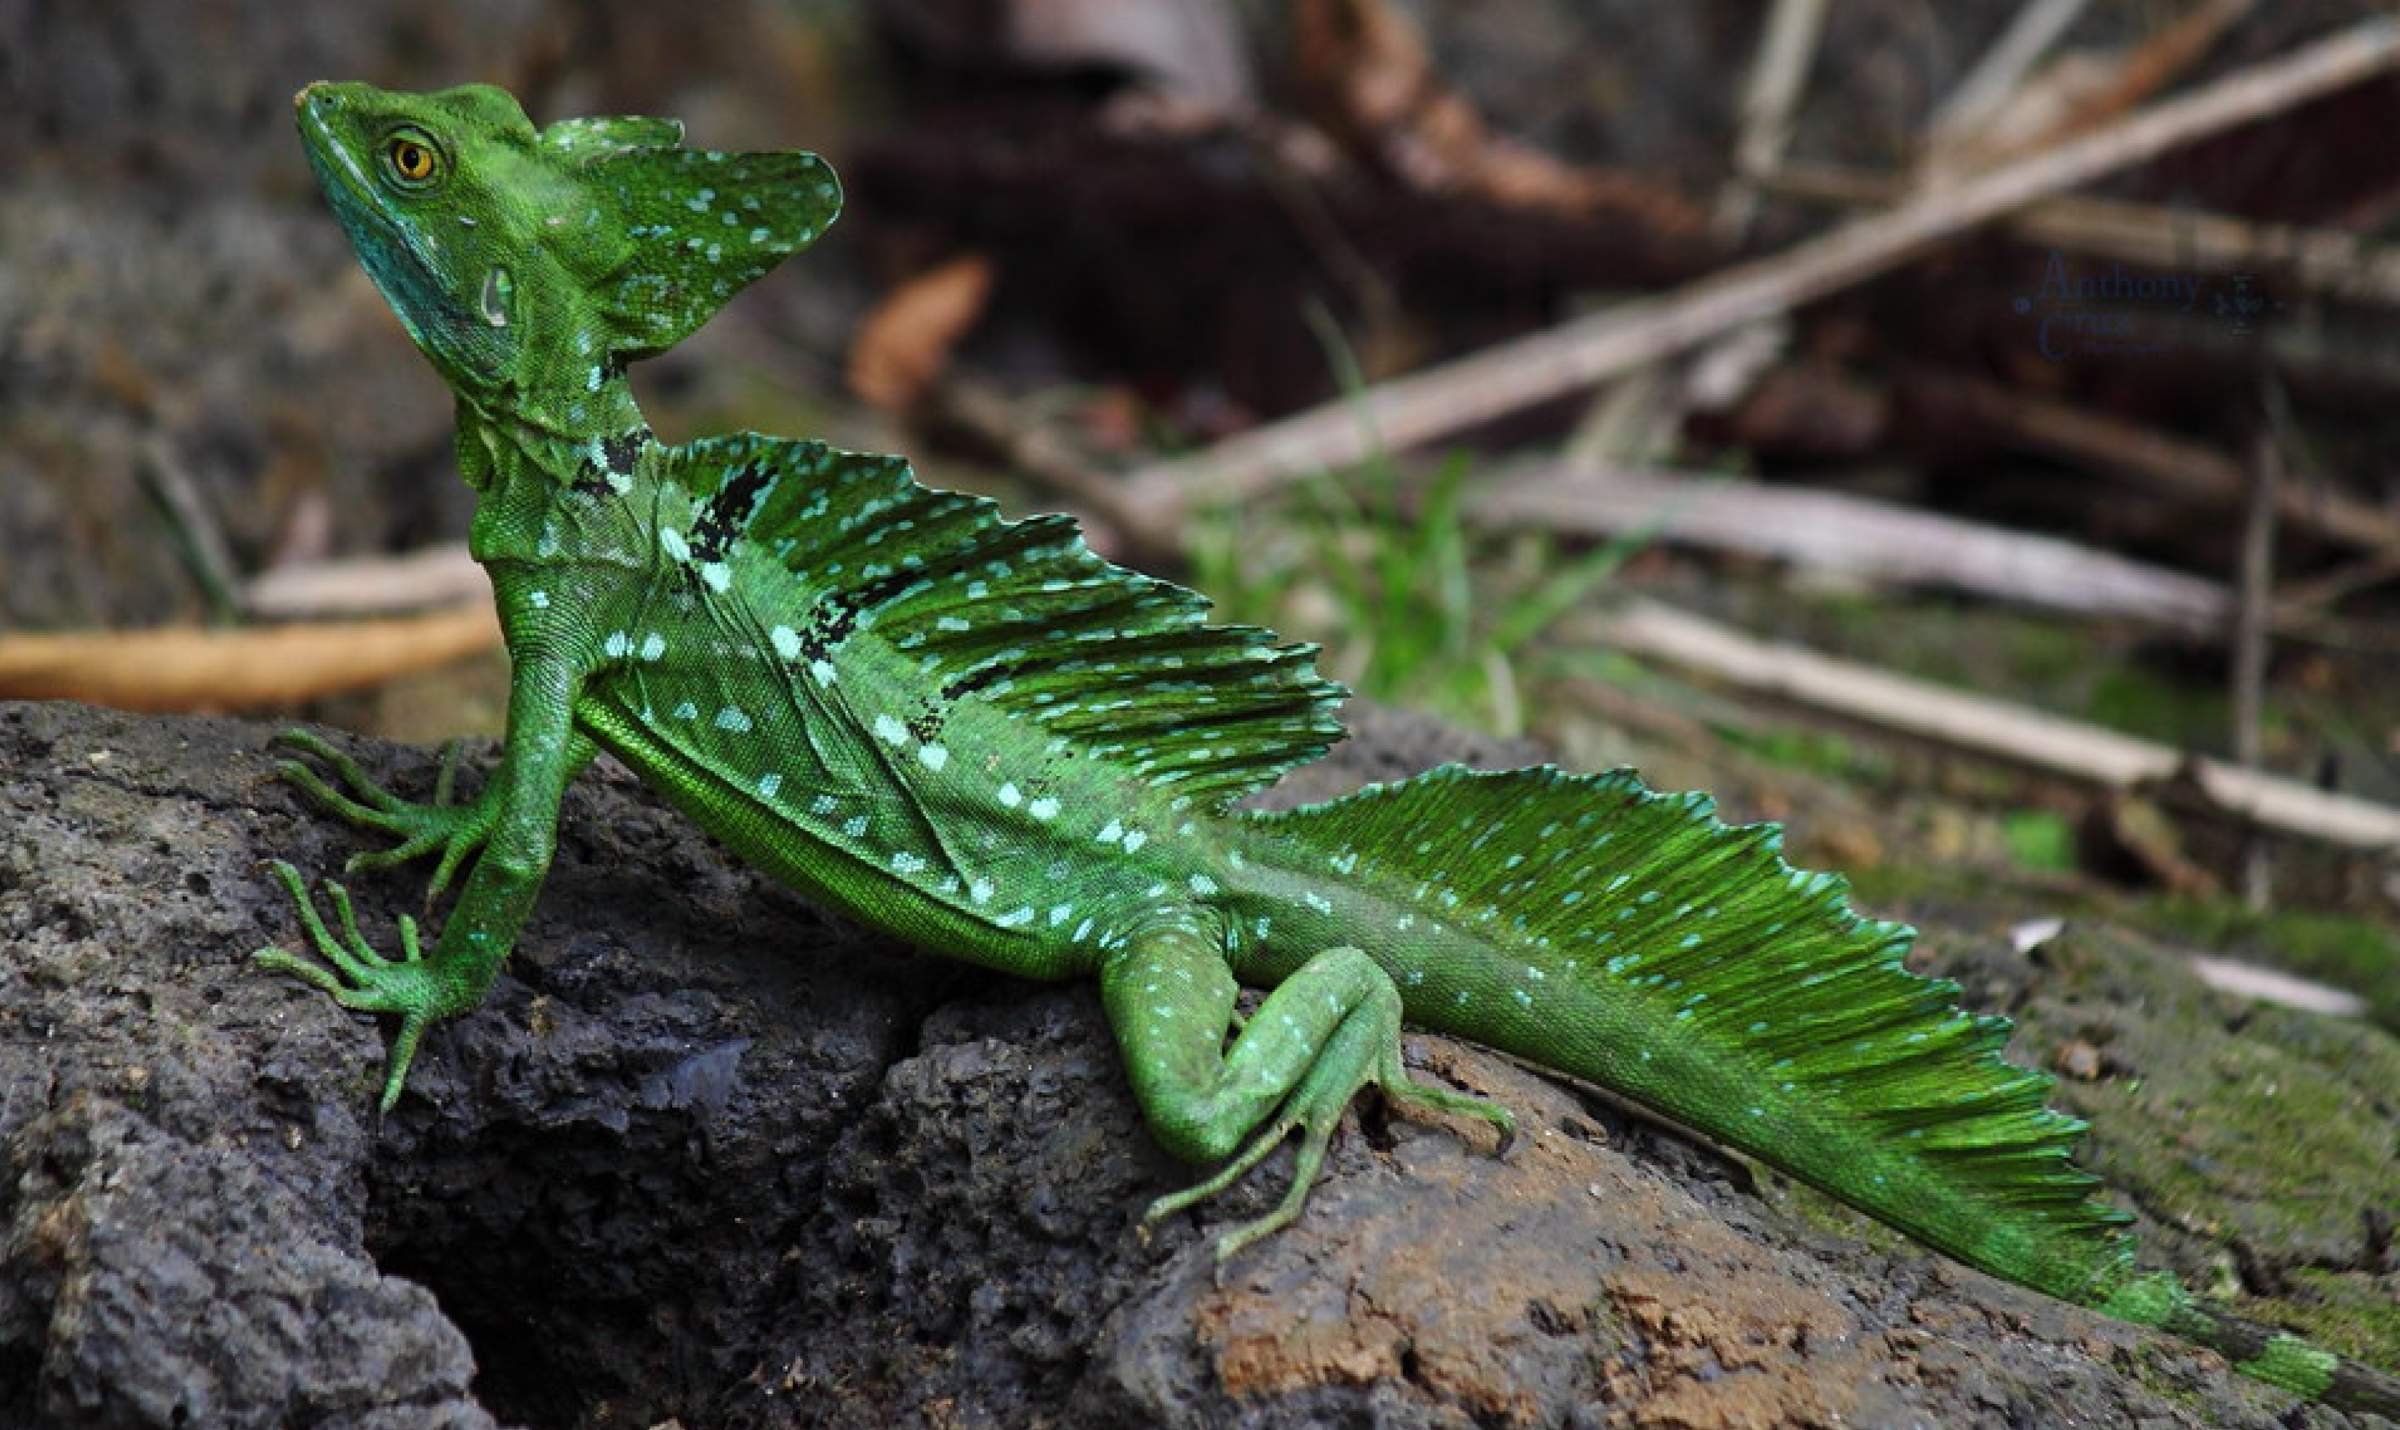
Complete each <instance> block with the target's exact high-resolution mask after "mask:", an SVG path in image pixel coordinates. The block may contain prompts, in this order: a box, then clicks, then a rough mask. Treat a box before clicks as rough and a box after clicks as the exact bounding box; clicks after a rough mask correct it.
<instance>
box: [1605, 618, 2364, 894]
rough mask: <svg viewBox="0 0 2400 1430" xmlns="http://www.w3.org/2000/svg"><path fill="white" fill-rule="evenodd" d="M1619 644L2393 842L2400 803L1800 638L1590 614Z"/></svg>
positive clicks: (2306, 834) (2291, 823) (1968, 745)
mask: <svg viewBox="0 0 2400 1430" xmlns="http://www.w3.org/2000/svg"><path fill="white" fill-rule="evenodd" d="M1591 628H1592V633H1593V634H1594V635H1595V636H1596V637H1597V638H1598V639H1600V640H1602V641H1605V642H1606V643H1608V644H1609V645H1611V646H1613V647H1614V648H1615V649H1618V650H1621V651H1625V652H1627V653H1629V654H1633V655H1640V656H1648V657H1651V658H1654V659H1658V660H1663V661H1666V662H1668V663H1669V664H1672V665H1677V666H1681V667H1683V668H1685V669H1687V670H1695V671H1699V672H1702V673H1705V674H1707V675H1709V676H1711V677H1713V678H1715V679H1718V680H1723V681H1726V682H1729V683H1731V684H1734V685H1737V686H1740V687H1742V688H1744V689H1746V690H1749V691H1752V692H1754V693H1759V694H1765V695H1770V696H1774V697H1776V698H1779V699H1784V700H1790V701H1793V702H1795V703H1797V704H1800V705H1805V706H1807V707H1809V708H1811V709H1815V710H1819V711H1823V712H1825V713H1827V714H1831V715H1836V716H1839V717H1841V718H1843V719H1848V720H1855V721H1858V722H1860V723H1862V724H1866V725H1871V726H1874V727H1875V728H1877V729H1882V730H1888V731H1892V732H1894V733H1897V734H1902V735H1907V736H1910V737H1913V738H1917V739H1923V740H1930V741H1933V742H1935V743H1938V744H1942V745H1946V746H1949V747H1951V748H1954V749H1960V750H1966V751H1970V752H1972V753H1975V754H1978V755H1983V756H1987V757H1990V758H1994V759H2000V760H2005V761H2007V762H2009V763H2012V764H2017V765H2022V766H2025V767H2027V768H2031V769H2035V770H2040V771H2044V772H2046V773H2049V774H2054V775H2059V776H2063V777H2065V778H2068V779H2074V780H2078V781H2082V782H2085V783H2089V784H2093V785H2098V786H2100V787H2102V788H2104V789H2111V790H2131V789H2134V788H2136V787H2139V786H2143V785H2148V784H2152V783H2155V782H2159V781H2165V780H2170V779H2177V778H2179V777H2182V778H2188V779H2190V780H2191V781H2192V782H2193V783H2195V784H2196V785H2197V787H2198V788H2199V790H2200V791H2201V792H2202V793H2204V794H2205V795H2207V796H2208V798H2209V799H2210V800H2211V801H2212V802H2213V803H2214V804H2215V805H2216V806H2217V807H2218V808H2220V809H2224V810H2226V811H2229V812H2230V813H2232V814H2234V815H2236V816H2239V817H2241V818H2244V819H2247V820H2249V821H2250V822H2251V823H2253V824H2256V825H2258V826H2260V827H2262V828H2266V829H2270V830H2274V831H2276V832H2278V833H2282V834H2290V835H2296V836H2299V837H2302V838H2306V839H2314V840H2320V841H2323V842H2324V843H2327V844H2334V845H2339V846H2342V847H2345V848H2349V849H2355V850H2360V851H2365V852H2381V851H2389V850H2393V849H2400V808H2394V807H2393V806H2391V805H2386V804H2377V803H2375V802H2373V801H2371V800H2364V799H2358V798H2355V797H2353V796H2350V795H2343V794H2334V793H2331V792H2329V791H2326V790H2321V789H2317V788H2315V787H2314V786H2312V785H2306V784H2302V783H2300V782H2299V781H2297V780H2288V779H2282V778H2279V777H2277V776H2275V775H2269V774H2262V773H2260V772H2259V771H2256V770H2245V769H2238V768H2236V767H2234V766H2232V765H2229V764H2226V763H2225V762H2223V761H2221V760H2212V759H2207V758H2204V757H2200V756H2195V755H2189V754H2186V753H2185V752H2184V751H2181V750H2177V749H2173V748H2171V747H2169V746H2166V745H2159V744H2153V743H2152V742H2150V741H2148V740H2138V739H2135V738H2134V737H2132V736H2130V735H2122V734H2119V733H2117V732H2116V731H2114V730H2106V729H2102V728H2100V727H2098V726H2095V725H2087V724H2084V723H2082V722H2081V721H2076V720H2069V719H2065V718H2063V717H2061V716H2056V715H2050V714H2046V713H2044V712H2041V711H2037V710H2029V709H2026V708H2025V707H2023V706H2020V705H2012V704H2009V703H2007V702H2005V701H1999V700H1993V699H1990V698H1987V697H1985V696H1980V695H1973V694H1969V693H1968V692H1966V691H1962V690H1954V689H1951V688H1948V687H1946V686H1940V685H1934V684H1932V683H1930V682H1927V681H1921V680H1912V679H1910V678H1908V677H1906V676H1901V675H1894V674H1892V673H1891V672H1890V671H1886V670H1879V669H1876V668H1875V667H1873V666H1867V665H1860V664H1857V663H1855V662H1852V661H1846V660H1837V659H1834V658H1833V657H1831V656H1826V655H1820V654H1818V653H1817V652H1815V651H1811V650H1805V649H1802V648H1800V647H1798V646H1791V645H1771V644H1768V643H1766V642H1764V641H1759V640H1754V639H1752V638H1751V637H1749V636H1747V635H1744V634H1742V633H1741V632H1739V631H1736V630H1733V629H1732V628H1730V627H1727V626H1723V625H1720V624H1718V623H1717V622H1715V621H1711V620H1707V619H1705V618H1703V617H1700V616H1695V615H1692V614H1690V613H1689V612H1686V611H1679V610H1676V609H1674V608H1673V607H1670V606H1663V605H1660V604H1658V603H1656V602H1650V601H1642V602H1636V603H1634V604H1633V605H1631V606H1629V607H1628V608H1626V609H1625V610H1622V611H1620V612H1617V613H1614V614H1612V615H1608V616H1604V617H1601V618H1599V619H1598V620H1596V621H1594V622H1592V623H1591Z"/></svg>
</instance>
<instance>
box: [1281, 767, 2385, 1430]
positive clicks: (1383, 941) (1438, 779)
mask: <svg viewBox="0 0 2400 1430" xmlns="http://www.w3.org/2000/svg"><path fill="white" fill-rule="evenodd" d="M1252 818H1253V819H1254V820H1255V821H1256V822H1257V824H1258V826H1259V827H1261V828H1262V829H1264V830H1268V831H1272V832H1274V833H1276V834H1280V835H1282V836H1284V837H1286V838H1288V839H1290V840H1292V841H1294V842H1295V843H1296V844H1297V845H1299V846H1301V848H1303V849H1304V850H1305V851H1306V854H1307V856H1309V857H1307V858H1306V859H1305V860H1304V861H1301V867H1303V868H1308V869H1313V868H1316V867H1319V866H1324V867H1329V868H1330V870H1331V871H1332V873H1333V875H1335V876H1337V877H1336V878H1334V879H1329V880H1327V881H1325V882H1324V883H1322V884H1320V885H1319V886H1318V887H1319V888H1320V889H1321V890H1322V891H1323V892H1321V893H1319V894H1317V895H1316V900H1317V902H1316V903H1315V904H1313V905H1310V907H1315V908H1320V909H1331V910H1332V912H1330V913H1327V914H1326V915H1325V917H1326V918H1327V919H1328V920H1329V921H1330V920H1336V919H1339V920H1343V922H1341V923H1339V924H1334V925H1332V926H1331V927H1329V928H1328V930H1327V931H1328V933H1329V935H1332V936H1338V939H1339V941H1344V942H1352V943H1356V944H1357V945H1358V946H1360V947H1363V948H1366V949H1367V951H1368V952H1370V953H1371V954H1374V955H1376V956H1377V958H1378V960H1379V961H1380V962H1382V963H1383V964H1384V966H1385V967H1386V968H1387V969H1388V970H1390V971H1391V972H1392V973H1393V976H1394V977H1395V979H1396V980H1397V981H1398V982H1399V983H1400V984H1401V988H1402V993H1403V997H1404V998H1405V1000H1406V1002H1407V1005H1408V1012H1409V1016H1410V1017H1411V1018H1412V1019H1414V1020H1416V1021H1419V1022H1424V1023H1428V1024H1430V1025H1432V1026H1436V1027H1443V1028H1447V1029H1449V1030H1452V1031H1456V1032H1459V1033H1462V1034H1464V1035H1466V1036H1469V1037H1472V1038H1475V1039H1476V1040H1477V1041H1480V1042H1487V1043H1491V1044H1493V1045H1495V1046H1498V1047H1501V1048H1504V1049H1506V1050H1508V1051H1510V1052H1513V1053H1516V1054H1517V1055H1519V1056H1521V1057H1525V1058H1528V1059H1530V1060H1532V1061H1535V1062H1538V1063H1541V1064H1543V1065H1545V1066H1549V1067H1554V1068H1557V1069H1559V1070H1561V1071H1564V1072H1568V1073H1571V1074H1574V1075H1576V1076H1579V1077H1585V1078H1589V1079H1591V1080H1592V1081H1594V1082H1597V1083H1599V1084H1601V1085H1602V1086H1605V1087H1607V1088H1609V1089H1611V1090H1612V1091H1616V1092H1619V1093H1622V1094H1624V1095H1626V1096H1629V1097H1632V1098H1634V1099H1636V1100H1638V1101H1641V1102H1643V1103H1645V1104H1647V1105H1649V1106H1651V1107H1653V1108H1655V1109H1657V1110H1659V1111H1661V1112H1664V1113H1665V1114H1666V1115H1668V1116H1670V1117H1672V1118H1674V1119H1676V1120H1678V1121H1680V1122H1683V1123H1684V1124H1686V1125H1688V1126H1690V1127H1693V1128H1695V1129H1697V1130H1698V1131H1700V1132H1702V1133H1705V1134H1707V1135H1708V1136H1710V1137H1712V1138H1715V1139H1717V1140H1719V1141H1722V1142H1724V1143H1725V1144H1727V1145H1729V1146H1731V1147H1733V1148H1735V1149H1737V1150H1740V1151H1742V1152H1745V1153H1748V1154H1749V1155H1752V1156H1755V1157H1757V1158H1759V1159H1760V1160H1761V1161H1764V1162H1767V1163H1768V1164H1770V1165H1772V1166H1776V1167H1778V1168H1781V1169H1782V1170H1784V1171H1786V1172H1788V1173H1790V1174H1791V1175H1793V1176H1795V1177H1797V1178H1799V1179H1800V1180H1802V1181H1805V1182H1808V1183H1810V1184H1811V1185H1813V1186H1815V1187H1817V1188H1818V1189H1820V1190H1822V1191H1824V1192H1827V1193H1828V1194H1830V1195H1832V1196H1834V1197H1837V1198H1839V1199H1841V1200H1843V1201H1845V1202H1848V1203H1850V1204H1851V1205H1853V1206H1855V1207H1857V1208H1859V1209H1860V1210H1861V1211H1864V1212H1866V1213H1867V1214H1868V1215H1870V1216H1873V1217H1875V1218H1877V1219H1878V1220H1881V1221H1883V1222H1886V1223H1887V1224H1890V1225H1892V1226H1895V1227H1898V1228H1900V1229H1901V1230H1903V1231H1906V1232H1908V1233H1909V1234H1910V1235H1911V1236H1913V1237H1915V1238H1916V1239H1917V1240H1919V1241H1922V1242H1924V1243H1926V1244H1927V1245H1930V1246H1933V1247H1935V1248H1937V1249H1939V1250H1941V1251H1944V1252H1946V1253H1948V1254H1950V1255H1952V1256H1955V1257H1957V1258H1958V1259H1959V1260H1961V1261H1964V1262H1966V1263H1968V1264H1969V1265H1972V1266H1976V1267H1978V1268H1980V1269H1982V1270H1985V1271H1989V1272H1991V1273H1992V1274H1994V1275H1997V1276H2000V1277H2002V1278H2004V1279H2007V1280H2010V1281H2014V1282H2017V1283H2018V1284H2020V1285H2025V1286H2030V1287H2032V1288H2034V1289H2036V1290H2040V1291H2043V1292H2045V1293H2047V1294H2049V1295H2052V1296H2056V1297H2059V1298H2060V1299H2062V1300H2068V1301H2073V1302H2076V1303H2078V1304H2081V1305H2086V1306H2091V1307H2094V1308H2096V1309H2099V1310H2102V1311H2103V1312H2105V1313H2107V1314H2110V1315H2113V1316H2117V1317H2119V1318H2121V1319H2125V1320H2131V1321H2135V1322H2137V1323H2140V1324H2144V1325H2152V1326H2158V1327H2161V1328H2162V1329H2165V1330H2168V1331H2170V1332H2173V1333H2176V1334H2179V1335H2183V1336H2186V1337H2188V1338H2191V1339H2194V1340H2197V1341H2199V1342H2201V1343H2202V1344H2205V1345H2208V1346H2210V1347H2212V1348H2214V1349H2217V1350H2220V1351H2222V1352H2224V1353H2225V1354H2227V1355H2228V1356H2230V1357H2233V1358H2234V1360H2235V1362H2236V1365H2237V1366H2238V1367H2239V1368H2240V1369H2242V1370H2243V1371H2244V1372H2245V1373H2246V1374H2249V1375H2252V1376H2254V1377H2257V1378H2259V1379H2262V1380H2268V1381H2271V1382H2273V1383H2275V1384H2278V1385H2283V1386H2285V1387H2286V1388H2289V1389H2293V1390H2296V1391H2300V1392H2302V1393H2305V1394H2315V1395H2319V1396H2321V1397H2324V1398H2326V1399H2328V1401H2329V1402H2331V1403H2341V1402H2340V1401H2339V1400H2337V1399H2335V1397H2337V1396H2343V1395H2351V1396H2364V1397H2366V1398H2365V1399H2362V1400H2356V1401H2354V1402H2353V1403H2355V1404H2357V1405H2362V1406H2380V1405H2381V1404H2383V1403H2385V1402H2383V1401H2379V1400H2376V1399H2375V1398H2374V1397H2376V1396H2378V1395H2388V1394H2389V1393H2390V1392H2389V1387H2390V1385H2391V1381H2390V1379H2389V1377H2386V1376H2382V1375H2380V1374H2378V1373H2377V1372H2374V1371H2371V1370H2367V1369H2365V1368H2363V1367H2357V1366H2353V1365H2351V1364H2349V1363H2348V1362H2344V1361H2340V1360H2338V1359H2337V1358H2335V1357H2333V1356H2331V1355H2329V1354H2328V1353H2326V1352H2323V1351H2319V1350H2317V1349H2315V1348H2314V1347H2311V1346H2309V1345H2308V1344H2307V1343H2306V1342H2304V1341H2301V1340H2298V1339H2297V1338H2294V1337H2291V1336H2286V1335H2280V1334H2279V1333H2276V1332H2273V1331H2268V1330H2263V1329H2260V1328H2258V1327H2255V1326H2251V1325H2249V1324H2248V1323H2246V1322H2240V1321H2237V1320H2234V1319H2232V1318H2229V1317H2224V1316H2221V1315H2218V1314H2217V1313H2215V1312H2212V1311H2209V1310H2207V1309H2206V1308H2204V1307H2201V1306H2199V1305H2198V1304H2197V1303H2195V1302H2194V1301H2193V1300H2192V1299H2191V1298H2190V1296H2189V1295H2188V1294H2186V1293H2184V1292H2183V1290H2182V1288H2181V1287H2180V1286H2178V1285H2176V1284H2175V1283H2174V1282H2173V1280H2172V1278H2171V1277H2165V1276H2160V1275H2155V1274H2138V1273H2136V1272H2135V1270H2134V1268H2133V1260H2132V1241H2131V1238H2130V1237H2128V1236H2127V1235H2126V1234H2125V1231H2124V1227H2125V1224H2126V1223H2128V1222H2130V1221H2131V1220H2132V1217H2131V1215H2130V1214H2128V1213H2125V1212H2122V1211H2119V1210H2116V1209H2115V1208H2113V1207H2111V1206H2109V1205H2108V1204H2107V1203H2105V1202H2103V1201H2101V1200H2099V1199H2098V1198H2097V1197H2096V1196H2095V1195H2094V1193H2095V1192H2096V1191H2097V1190H2098V1188H2099V1182H2098V1179H2097V1178H2095V1177H2093V1176H2092V1175H2090V1174H2089V1173H2087V1172H2085V1171H2083V1170H2082V1169H2081V1168H2079V1167H2077V1166H2075V1165H2074V1164H2073V1163H2072V1162H2071V1161H2070V1160H2069V1157H2070V1154H2071V1153H2072V1151H2073V1149H2074V1146H2075V1144H2076V1142H2077V1141H2078V1140H2079V1138H2080V1136H2081V1134H2082V1132H2083V1130H2084V1124H2083V1123H2082V1122H2080V1121H2077V1120H2076V1119H2074V1118H2071V1117H2067V1116H2065V1115H2063V1114H2060V1113H2057V1112H2054V1111H2052V1110H2051V1109H2050V1108H2049V1107H2047V1106H2046V1105H2045V1103H2046V1099H2047V1097H2048V1094H2049V1091H2050V1088H2051V1087H2052V1085H2053V1079H2052V1078H2051V1077H2049V1076H2048V1075H2047V1074H2045V1073H2041V1072H2038V1071H2035V1070H2033V1069H2030V1068H2024V1067H2019V1066H2017V1065H2015V1064H2012V1063H2009V1062H2006V1061H2004V1060H2003V1058H2002V1057H2001V1051H2002V1049H2003V1048H2004V1047H2005V1045H2006V1043H2007V1041H2008V1035H2009V1032H2010V1028H2011V1024H2010V1023H2009V1020H2007V1019H2006V1018H2000V1017H1976V1016H1972V1015H1969V1014H1967V1013H1965V1012H1963V1011H1961V1010H1960V1009H1959V1007H1958V1006H1957V994H1958V991H1959V989H1958V986H1957V985H1956V984H1954V983H1950V982H1948V981H1945V980H1937V979H1929V978H1924V977H1920V976H1918V975H1916V974H1913V973H1910V972H1909V971H1908V970H1907V968H1906V966H1905V965H1904V963H1903V962H1902V955H1903V954H1904V953H1905V952H1906V951H1907V948H1908V946H1909V943H1910V941H1911V940H1912V939H1913V937H1914V932H1913V930H1911V929H1909V928H1907V927H1905V926H1903V925H1900V924H1893V923H1884V922H1879V921H1876V920H1872V919H1866V918H1862V917H1860V916H1859V915H1858V914H1856V913H1855V912H1853V911H1852V910H1851V908H1850V906H1849V903H1848V899H1847V894H1848V886H1847V884H1846V882H1845V881H1844V880H1842V879H1841V878H1840V877H1839V876H1838V875H1832V874H1822V873H1810V872H1806V871H1802V870H1798V869H1794V868H1793V867H1791V866H1790V865H1789V864H1787V863H1785V862H1784V860H1783V858H1782V853H1781V849H1782V837H1781V831H1780V830H1779V829H1777V828H1776V827H1775V826H1772V825H1748V826H1742V827H1729V826H1727V825H1725V824H1723V823H1721V822H1719V821H1718V820H1717V819H1716V817H1715V813H1714V804H1713V802H1712V801H1711V800H1710V799H1709V798H1708V797H1707V796H1705V795H1700V794H1659V793H1654V792H1653V791H1651V790H1649V789H1648V788H1646V787H1645V786H1644V785H1643V784H1642V783H1641V781H1640V780H1639V779H1637V778H1636V777H1635V776H1634V775H1633V774H1632V773H1630V772H1628V771H1616V772H1613V773H1610V774H1604V775H1571V774H1566V773H1563V772H1561V771H1559V770H1556V769H1552V768H1548V767H1544V768H1539V769H1529V770H1512V771H1507V772H1504V773H1497V774H1492V773H1483V772H1478V771H1471V770H1467V769H1464V768H1461V767H1457V766H1447V767H1444V768H1441V769H1437V770H1433V771H1431V772H1429V773H1427V774H1424V775H1420V776H1418V777H1417V778H1415V779H1411V780H1406V781H1403V782H1400V783H1397V784H1390V785H1370V786H1368V787H1367V788H1365V789H1362V790H1360V791H1358V792H1356V793H1354V794H1351V795H1349V796H1346V797H1344V798H1342V799H1338V800H1334V801H1331V802H1328V803H1325V804H1319V805H1313V806H1309V807H1307V808H1303V809H1298V810H1293V811H1290V812H1288V813H1281V814H1267V815H1256V816H1252ZM1336 896H1339V897H1341V898H1349V899H1352V900H1353V901H1354V904H1353V907H1351V908H1349V909H1344V908H1342V907H1341V906H1340V904H1339V903H1338V902H1337V900H1336ZM1394 910H1398V911H1402V912H1399V913H1398V914H1397V915H1396V916H1395V915H1394V914H1393V913H1392V911H1394ZM1433 953H1438V954H1439V955H1440V956H1438V957H1436V956H1431V955H1432V954H1433ZM2386 1413H2389V1412H2386Z"/></svg>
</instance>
